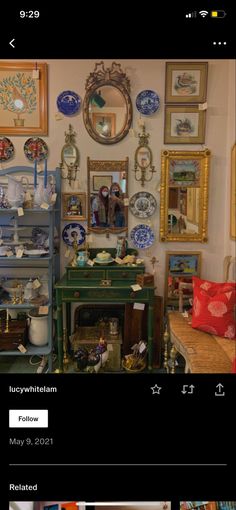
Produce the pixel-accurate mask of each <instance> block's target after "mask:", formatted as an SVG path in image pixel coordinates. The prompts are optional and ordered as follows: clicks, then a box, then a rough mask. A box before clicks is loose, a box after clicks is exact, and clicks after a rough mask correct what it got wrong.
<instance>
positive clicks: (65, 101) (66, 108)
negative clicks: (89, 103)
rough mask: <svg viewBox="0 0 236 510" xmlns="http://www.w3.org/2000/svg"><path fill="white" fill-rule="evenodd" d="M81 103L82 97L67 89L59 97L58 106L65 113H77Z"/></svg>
mask: <svg viewBox="0 0 236 510" xmlns="http://www.w3.org/2000/svg"><path fill="white" fill-rule="evenodd" d="M80 105H81V98H80V96H78V94H76V92H72V91H71V90H65V91H64V92H62V93H61V94H60V95H59V96H58V98H57V108H58V110H59V112H61V113H63V114H64V115H75V113H78V111H79V109H80Z"/></svg>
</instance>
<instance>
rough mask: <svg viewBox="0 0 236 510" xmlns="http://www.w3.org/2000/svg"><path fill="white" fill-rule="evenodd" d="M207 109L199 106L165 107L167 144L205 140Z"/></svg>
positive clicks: (195, 142)
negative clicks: (200, 108)
mask: <svg viewBox="0 0 236 510" xmlns="http://www.w3.org/2000/svg"><path fill="white" fill-rule="evenodd" d="M205 122H206V111H205V110H199V109H198V107H197V106H169V105H168V106H166V107H165V130H164V143H165V144H169V143H171V144H178V143H183V144H199V143H204V142H205Z"/></svg>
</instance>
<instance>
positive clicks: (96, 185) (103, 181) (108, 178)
mask: <svg viewBox="0 0 236 510" xmlns="http://www.w3.org/2000/svg"><path fill="white" fill-rule="evenodd" d="M111 185H112V175H94V176H93V191H99V190H100V188H101V187H102V186H107V188H109V189H110V187H111Z"/></svg>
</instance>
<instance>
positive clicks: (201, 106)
mask: <svg viewBox="0 0 236 510" xmlns="http://www.w3.org/2000/svg"><path fill="white" fill-rule="evenodd" d="M198 109H199V110H207V103H201V104H199V105H198Z"/></svg>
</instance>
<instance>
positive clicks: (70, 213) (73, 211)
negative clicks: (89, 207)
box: [62, 193, 87, 220]
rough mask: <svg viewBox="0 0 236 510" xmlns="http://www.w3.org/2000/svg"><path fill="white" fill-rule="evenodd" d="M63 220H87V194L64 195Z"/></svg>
mask: <svg viewBox="0 0 236 510" xmlns="http://www.w3.org/2000/svg"><path fill="white" fill-rule="evenodd" d="M62 219H63V220H69V219H70V220H71V219H73V220H86V219H87V216H86V193H62Z"/></svg>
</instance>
